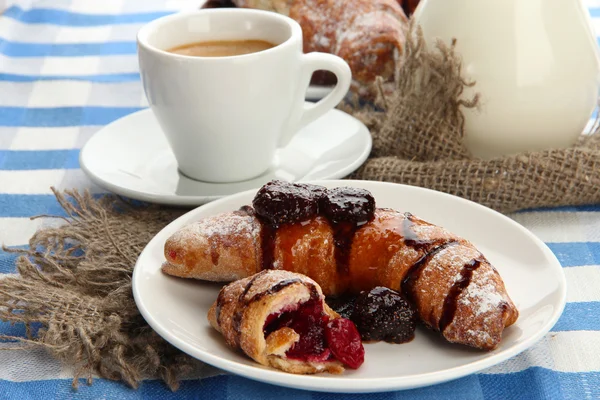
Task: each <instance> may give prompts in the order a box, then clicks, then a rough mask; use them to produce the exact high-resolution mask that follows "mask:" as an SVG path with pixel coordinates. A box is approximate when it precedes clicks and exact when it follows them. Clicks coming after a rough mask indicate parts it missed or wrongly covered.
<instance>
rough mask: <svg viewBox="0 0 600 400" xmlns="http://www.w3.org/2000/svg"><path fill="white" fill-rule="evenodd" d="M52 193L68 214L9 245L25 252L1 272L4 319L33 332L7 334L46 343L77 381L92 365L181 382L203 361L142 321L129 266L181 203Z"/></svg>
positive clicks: (103, 372) (136, 379) (113, 374)
mask: <svg viewBox="0 0 600 400" xmlns="http://www.w3.org/2000/svg"><path fill="white" fill-rule="evenodd" d="M53 190H54V189H53ZM54 194H55V196H56V198H57V200H58V202H59V203H60V205H61V206H62V208H63V209H64V210H65V212H66V213H67V216H68V217H67V218H62V219H63V220H64V223H63V224H62V225H60V226H58V227H46V228H43V229H41V230H39V231H38V232H37V233H36V234H35V235H34V236H33V237H32V238H31V240H30V242H29V249H28V250H15V249H10V248H6V247H5V248H4V251H8V252H16V253H19V254H20V256H19V257H18V259H17V262H16V264H17V265H16V266H17V270H18V272H19V274H18V276H14V277H7V278H4V279H2V280H0V319H2V320H3V321H10V322H12V323H24V324H25V326H26V332H27V335H28V338H27V339H23V338H19V337H6V336H4V337H1V339H4V340H17V341H20V342H21V343H22V346H21V347H20V348H22V349H26V348H30V347H31V346H41V347H43V348H45V349H47V350H48V351H49V352H50V353H51V354H52V355H53V356H54V357H56V358H58V359H60V360H62V361H64V362H66V363H68V364H69V365H72V366H74V368H75V376H74V379H73V386H74V387H77V384H78V380H79V378H80V377H85V378H87V381H88V382H89V383H91V379H92V374H94V373H95V374H98V375H100V376H101V377H104V378H108V379H113V380H123V381H125V382H126V383H127V384H129V385H130V386H132V387H134V388H135V387H137V386H138V385H139V384H140V382H141V380H142V379H144V378H147V377H158V378H161V379H163V380H164V381H165V382H166V384H167V385H168V386H169V387H170V388H171V389H172V390H175V389H177V387H178V385H179V379H180V378H181V377H182V376H184V375H185V374H187V373H188V372H189V371H191V370H192V368H194V367H196V366H197V365H196V364H197V361H195V360H194V359H192V358H191V357H189V356H187V355H185V354H183V353H182V352H180V351H179V350H177V349H175V348H174V347H172V346H171V345H170V344H168V343H167V342H166V341H164V340H163V339H162V338H161V337H160V336H158V334H156V333H155V332H154V331H153V330H152V329H151V328H150V327H149V326H148V324H147V323H146V322H145V321H144V319H143V318H142V316H141V315H140V313H139V311H138V309H137V307H136V305H135V302H134V300H133V295H132V291H131V275H132V272H133V267H134V265H135V262H136V260H137V257H138V255H139V254H140V253H141V251H142V249H143V248H144V246H145V245H146V244H147V243H148V242H149V241H150V239H151V238H152V237H153V236H154V235H155V234H156V233H157V232H158V231H159V230H160V229H161V228H162V227H164V226H165V225H166V224H167V223H169V222H171V221H172V220H173V219H175V218H176V217H177V216H179V215H180V214H181V213H182V211H181V210H167V209H163V208H159V207H141V206H134V205H132V204H129V203H127V202H125V201H122V200H120V199H119V198H117V197H115V196H112V195H106V196H103V197H102V198H100V199H98V200H97V199H94V198H93V197H92V196H91V195H90V194H89V193H84V194H80V193H78V192H75V191H66V192H65V194H61V193H58V192H56V191H54ZM46 217H47V216H46ZM36 325H38V326H39V325H41V327H40V328H39V329H37V331H36V329H35V328H36Z"/></svg>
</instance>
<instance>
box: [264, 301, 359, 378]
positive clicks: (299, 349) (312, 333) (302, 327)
mask: <svg viewBox="0 0 600 400" xmlns="http://www.w3.org/2000/svg"><path fill="white" fill-rule="evenodd" d="M283 327H288V328H291V329H293V330H294V331H296V333H298V334H299V335H300V339H299V340H298V341H297V342H296V343H295V344H294V345H293V346H292V348H290V349H289V350H288V351H287V352H286V356H287V357H288V358H290V359H296V360H302V361H313V362H322V361H326V360H332V359H334V358H337V359H338V360H339V361H341V362H342V363H344V364H346V365H347V366H348V367H350V368H358V367H359V366H360V365H361V364H362V363H363V361H364V353H365V351H364V348H363V346H362V342H361V340H360V334H359V333H358V331H357V329H356V327H355V326H354V323H352V322H351V321H350V320H347V319H344V318H339V319H335V320H331V321H330V319H329V317H328V316H327V315H326V314H325V313H324V312H323V305H322V303H321V301H320V300H319V299H310V300H308V301H307V302H305V303H302V304H300V305H299V306H298V307H295V308H293V309H284V310H281V311H280V312H278V313H273V314H271V315H269V316H268V317H267V320H266V322H265V325H264V328H263V331H264V334H265V337H267V336H269V335H270V334H271V333H272V332H275V331H277V330H279V329H281V328H283Z"/></svg>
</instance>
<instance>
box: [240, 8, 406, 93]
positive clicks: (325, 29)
mask: <svg viewBox="0 0 600 400" xmlns="http://www.w3.org/2000/svg"><path fill="white" fill-rule="evenodd" d="M233 3H234V4H235V5H236V6H238V7H246V8H255V9H260V10H267V11H275V12H278V13H280V14H284V15H288V16H289V17H290V18H292V19H294V20H296V21H297V22H298V23H299V24H300V26H301V27H302V34H303V45H304V52H305V53H310V52H314V51H318V52H324V53H331V54H335V55H337V56H340V57H341V58H343V59H344V60H346V62H347V63H348V65H349V66H350V69H351V70H352V78H353V82H352V87H351V88H352V90H353V91H354V92H356V93H358V94H359V95H360V96H363V97H365V96H371V95H373V94H372V93H371V85H372V84H373V83H374V82H375V78H376V77H378V76H380V77H382V78H383V82H384V88H385V90H386V92H391V91H392V90H393V88H394V87H395V80H396V76H395V75H396V71H397V70H398V63H399V62H400V55H401V54H402V49H403V47H404V43H405V41H406V36H405V35H406V30H407V27H408V19H407V17H406V15H405V14H404V11H403V9H402V7H401V6H400V5H399V3H398V1H397V0H344V1H340V0H233ZM315 79H316V80H317V81H318V83H319V84H324V85H333V84H335V77H334V76H333V75H332V74H330V73H324V72H323V71H317V73H315Z"/></svg>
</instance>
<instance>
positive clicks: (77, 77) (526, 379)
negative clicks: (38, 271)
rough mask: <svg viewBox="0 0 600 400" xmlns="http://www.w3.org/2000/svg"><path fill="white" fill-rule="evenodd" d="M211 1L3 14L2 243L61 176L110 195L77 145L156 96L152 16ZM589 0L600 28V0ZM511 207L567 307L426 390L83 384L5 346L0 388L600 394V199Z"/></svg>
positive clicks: (17, 241) (42, 203) (11, 239)
mask: <svg viewBox="0 0 600 400" xmlns="http://www.w3.org/2000/svg"><path fill="white" fill-rule="evenodd" d="M12 3H15V1H12ZM200 3H201V0H196V1H193V0H173V1H168V0H144V1H125V0H103V1H92V0H28V1H25V0H23V1H18V0H17V1H16V4H15V5H13V6H11V7H10V8H8V9H7V10H6V11H5V12H4V14H3V15H2V16H0V242H2V243H4V244H5V245H7V246H9V247H13V248H23V247H24V246H25V245H26V244H27V242H28V240H29V238H30V236H31V235H32V234H33V233H34V232H35V231H36V229H38V228H39V227H40V226H41V225H42V224H44V225H46V224H56V223H60V221H52V220H42V219H34V220H31V219H30V218H29V217H30V216H32V215H38V214H57V215H63V212H62V211H61V210H60V207H59V206H58V204H57V203H56V201H55V199H54V197H53V195H52V194H51V191H50V186H55V187H57V188H59V189H62V188H77V189H84V188H88V189H91V190H92V191H93V192H94V193H100V192H102V190H101V189H99V188H97V187H95V186H93V185H92V184H91V183H90V182H89V180H87V178H86V177H85V176H84V174H83V173H82V171H81V170H80V169H79V165H78V154H79V149H80V148H81V146H82V145H83V144H84V143H85V141H86V140H87V139H88V138H90V137H91V136H92V135H93V134H94V133H95V132H96V131H98V129H100V128H101V127H102V126H104V125H106V124H108V123H110V122H111V121H114V120H116V119H118V118H120V117H122V116H124V115H127V114H129V113H132V112H134V111H136V110H139V109H141V108H144V107H146V106H147V104H146V100H145V97H144V94H143V91H142V88H141V85H140V81H139V74H138V68H137V57H136V54H135V51H136V50H135V34H136V32H137V30H138V29H139V28H140V27H141V26H142V25H143V24H144V23H146V22H148V21H150V20H152V19H154V18H157V17H160V16H162V15H166V14H168V13H171V12H174V11H176V10H181V9H194V8H197V7H198V6H199V4H200ZM1 4H3V2H2V0H0V5H1ZM586 4H587V5H588V6H589V8H590V13H591V16H592V21H593V24H594V26H595V28H596V31H597V32H600V0H587V1H586ZM511 217H512V218H514V219H515V220H516V221H518V222H520V223H521V224H523V225H524V226H526V227H527V228H529V229H530V230H531V231H533V233H535V234H536V235H537V236H538V237H540V238H541V239H542V240H543V241H544V242H546V243H547V244H548V246H549V247H550V248H551V249H552V251H553V252H554V253H555V254H556V256H557V257H558V259H559V261H560V262H561V264H562V265H563V267H564V271H565V275H566V278H567V283H568V298H567V300H568V304H567V306H566V309H565V312H564V314H563V316H562V317H561V318H560V320H559V321H558V323H557V324H556V326H555V327H554V328H553V329H552V331H551V332H550V333H549V334H548V335H547V336H546V337H545V338H544V339H543V340H542V341H540V342H539V343H538V344H537V345H535V346H534V347H533V348H532V349H530V350H529V351H526V352H524V353H522V354H521V355H519V356H517V357H515V358H513V359H511V360H508V361H506V362H504V363H502V364H500V365H497V366H495V367H493V368H489V369H488V370H486V371H484V372H483V373H480V374H476V375H472V376H469V377H466V378H462V379H459V380H456V381H453V382H449V383H446V384H441V385H437V386H433V387H429V388H423V389H417V390H411V391H406V392H396V393H380V394H368V395H355V396H348V395H344V396H341V395H334V394H323V393H315V392H304V391H298V390H292V389H285V388H279V387H274V386H270V385H266V384H262V383H257V382H253V381H250V380H247V379H245V378H240V377H236V376H231V375H221V376H213V377H208V378H205V379H202V380H201V381H198V380H190V381H186V382H184V383H183V385H182V388H181V389H180V391H179V392H177V393H175V394H173V393H171V392H170V391H169V390H168V389H166V387H165V386H164V385H163V384H162V383H160V382H157V381H147V382H145V383H144V384H143V385H142V387H141V388H140V389H139V390H138V391H134V390H132V389H128V388H126V387H125V386H123V385H122V384H119V383H115V382H111V381H108V380H102V379H98V380H96V381H95V383H94V385H93V386H91V387H87V386H86V385H85V384H82V386H81V387H80V389H79V391H78V392H73V391H72V389H71V385H70V383H71V382H70V378H71V377H72V376H73V371H72V370H71V369H70V368H69V367H68V366H65V365H63V364H61V363H60V362H58V361H56V360H54V359H52V358H51V357H50V356H48V355H47V354H46V353H45V352H44V351H42V350H39V349H38V350H29V351H19V352H11V351H0V394H1V395H0V397H2V398H3V399H4V398H18V399H28V398H71V397H73V398H82V399H87V398H90V399H92V398H93V399H96V398H115V399H116V398H118V399H129V398H131V399H136V398H160V399H170V398H173V399H180V398H181V399H184V398H212V399H215V400H216V399H238V398H257V399H258V398H260V399H271V398H273V399H274V398H277V399H279V398H283V397H285V398H292V399H325V398H332V399H337V398H340V399H341V398H344V399H346V398H350V399H354V398H356V399H358V398H361V399H373V400H375V399H437V398H447V397H453V398H456V399H507V398H515V399H546V398H550V399H598V398H600V205H590V206H585V207H562V208H555V209H544V210H532V211H528V212H520V213H515V214H513V215H512V216H511ZM14 261H15V255H14V254H12V253H8V252H0V279H1V278H2V277H4V276H9V275H11V274H13V273H15V267H14ZM0 334H5V335H15V336H20V335H23V334H24V328H23V326H20V325H15V326H11V325H10V324H8V323H0ZM15 345H16V344H15V343H14V342H7V343H2V344H0V347H11V346H15ZM399 362H403V361H402V360H399ZM205 372H207V371H204V372H202V373H201V375H203V374H204V373H205ZM82 383H83V382H82Z"/></svg>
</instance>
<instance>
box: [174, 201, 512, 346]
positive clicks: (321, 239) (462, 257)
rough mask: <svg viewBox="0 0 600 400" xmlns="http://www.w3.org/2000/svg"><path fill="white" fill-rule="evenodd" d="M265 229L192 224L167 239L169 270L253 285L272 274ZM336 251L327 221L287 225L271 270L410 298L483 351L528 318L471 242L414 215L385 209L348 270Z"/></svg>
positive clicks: (432, 320)
mask: <svg viewBox="0 0 600 400" xmlns="http://www.w3.org/2000/svg"><path fill="white" fill-rule="evenodd" d="M216 227H218V228H216ZM263 229H264V228H263V227H262V225H261V224H260V222H259V221H258V219H257V218H256V217H255V216H253V215H249V214H247V213H246V214H245V213H243V212H241V211H236V212H233V213H225V214H221V215H218V216H213V217H209V218H207V219H205V220H202V221H199V222H196V223H193V224H190V225H188V226H186V227H183V228H182V229H181V230H180V231H179V232H177V233H175V234H174V235H173V236H172V237H171V238H169V239H168V240H167V242H166V244H165V257H166V260H167V261H166V263H165V264H164V266H163V271H164V272H166V273H168V274H171V275H175V276H180V277H184V278H197V279H203V280H217V281H226V280H234V279H239V278H244V277H247V276H250V275H252V274H254V273H255V272H257V271H260V270H261V269H262V268H263V260H262V250H261V249H262V247H261V246H262V240H263V237H262V235H261V232H262V230H263ZM334 242H335V240H334V233H333V229H332V227H331V225H330V223H329V221H328V220H327V219H326V218H323V217H320V216H318V217H316V218H313V219H311V220H309V221H304V222H302V223H295V224H287V225H284V226H282V227H280V228H279V229H277V230H276V232H275V237H274V244H273V263H272V265H270V266H268V267H269V268H273V269H276V270H286V271H293V272H298V273H301V274H304V275H307V276H309V277H310V278H312V279H314V280H315V281H316V282H317V284H318V285H319V286H320V287H321V288H322V291H323V293H325V295H328V296H329V295H340V294H344V293H359V292H360V291H362V290H370V289H372V288H374V287H376V286H385V287H388V288H390V289H393V290H397V291H400V292H403V294H404V295H405V296H406V297H407V298H408V299H409V300H411V301H412V302H413V303H414V305H415V307H416V310H417V313H418V315H419V317H420V319H421V320H422V321H423V322H424V323H425V324H426V325H427V326H428V327H430V328H431V329H434V330H438V331H440V332H441V333H442V335H443V336H444V337H445V338H446V339H447V340H449V341H451V342H456V343H462V344H466V345H469V346H473V347H476V348H480V349H486V350H491V349H494V348H495V347H497V346H498V344H499V343H500V340H501V337H502V332H503V330H504V328H505V327H507V326H510V325H512V324H513V323H514V322H515V321H516V320H517V318H518V315H519V312H518V310H517V308H516V307H515V305H514V304H513V302H512V300H511V299H510V297H509V296H508V294H507V293H506V289H505V286H504V282H503V281H502V278H501V277H500V275H499V274H498V272H497V271H496V269H495V268H494V267H493V266H492V265H491V264H490V263H489V262H488V260H487V259H486V258H485V257H484V256H483V255H482V254H481V253H480V252H479V251H478V250H477V249H476V248H475V247H474V246H473V245H472V244H471V243H470V242H468V241H467V240H465V239H463V238H460V237H458V236H456V235H454V234H453V233H451V232H448V231H447V230H445V229H444V228H442V227H439V226H436V225H433V224H430V223H428V222H426V221H423V220H422V219H420V218H418V217H415V216H413V215H411V214H408V213H401V212H398V211H394V210H391V209H377V210H376V211H375V216H374V218H373V220H371V221H370V222H368V223H367V224H365V225H363V226H362V227H360V228H359V229H358V230H357V231H356V232H355V234H354V237H353V240H352V244H351V247H350V253H349V258H348V265H347V270H340V269H338V266H337V263H336V257H335V251H336V249H335V244H334ZM215 253H218V254H219V256H218V257H214V254H215ZM475 264H476V265H475Z"/></svg>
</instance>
